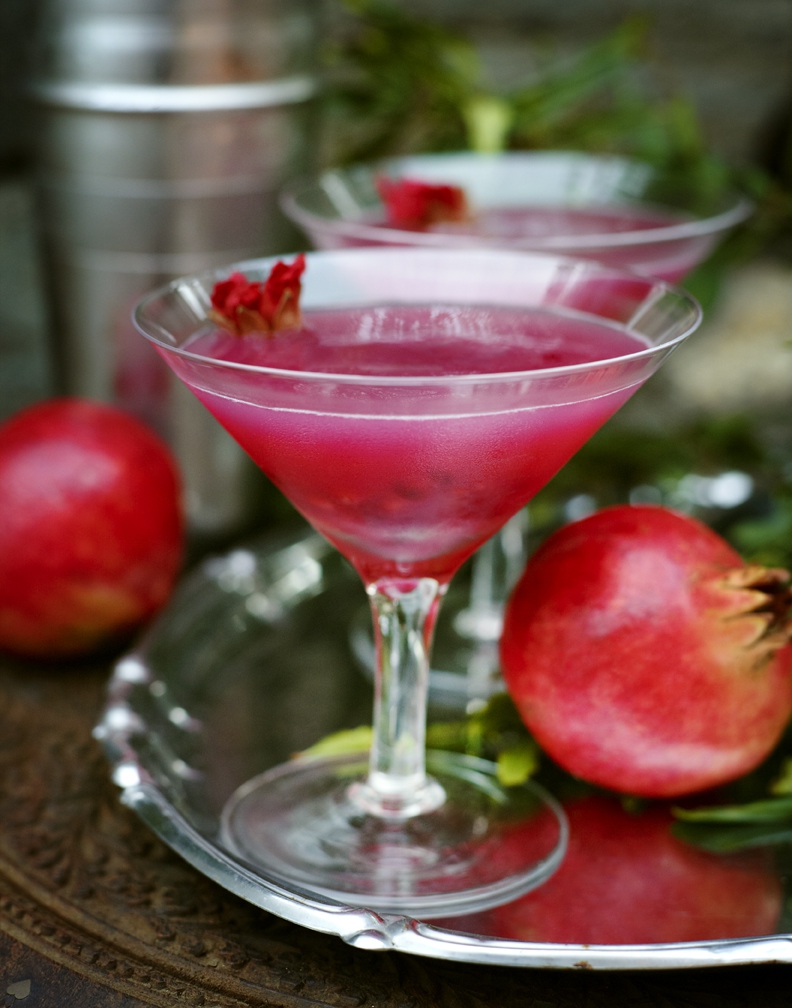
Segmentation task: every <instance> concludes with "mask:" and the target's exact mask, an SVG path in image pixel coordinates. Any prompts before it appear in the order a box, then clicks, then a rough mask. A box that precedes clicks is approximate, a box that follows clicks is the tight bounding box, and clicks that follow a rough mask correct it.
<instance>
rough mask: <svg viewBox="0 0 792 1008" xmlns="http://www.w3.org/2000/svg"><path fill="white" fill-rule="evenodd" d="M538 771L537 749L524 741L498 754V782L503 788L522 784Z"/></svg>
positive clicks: (534, 745)
mask: <svg viewBox="0 0 792 1008" xmlns="http://www.w3.org/2000/svg"><path fill="white" fill-rule="evenodd" d="M538 769H539V747H538V746H537V745H536V743H535V742H534V741H533V739H525V740H524V741H523V742H519V743H518V744H517V745H515V746H512V748H511V749H504V750H503V752H501V753H499V754H498V780H499V781H500V783H501V784H503V786H504V787H515V786H516V785H518V784H524V783H525V781H527V780H528V778H529V777H531V776H533V774H535V773H536V771H537V770H538Z"/></svg>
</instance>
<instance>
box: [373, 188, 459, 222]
mask: <svg viewBox="0 0 792 1008" xmlns="http://www.w3.org/2000/svg"><path fill="white" fill-rule="evenodd" d="M376 186H377V192H378V193H379V195H380V199H381V200H382V202H383V203H384V204H385V210H386V212H387V223H388V225H389V226H390V227H398V228H405V229H407V230H410V231H421V230H424V229H426V228H428V227H431V226H432V224H464V223H465V222H466V221H469V220H470V210H469V208H468V203H467V198H466V197H465V192H464V190H463V189H460V188H459V186H454V185H433V184H431V183H429V182H418V181H416V180H414V179H406V178H403V179H390V178H387V177H386V176H384V175H381V176H380V177H379V178H378V179H376Z"/></svg>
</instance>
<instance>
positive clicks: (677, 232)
mask: <svg viewBox="0 0 792 1008" xmlns="http://www.w3.org/2000/svg"><path fill="white" fill-rule="evenodd" d="M422 156H425V157H427V158H431V159H432V160H434V161H436V160H441V159H443V158H447V159H448V161H449V163H450V162H451V161H455V162H464V161H470V162H472V163H473V162H478V163H484V162H486V161H490V162H492V163H497V162H498V161H502V162H512V163H519V162H520V161H524V162H532V161H533V162H537V163H538V162H540V161H542V160H547V159H549V158H552V157H565V158H567V159H569V160H573V161H586V162H589V163H592V164H597V163H601V164H608V163H614V162H619V163H623V164H625V165H635V166H639V165H644V166H646V167H648V168H651V165H648V164H647V163H646V162H643V161H639V160H636V159H634V158H629V157H621V156H619V155H611V154H590V153H587V152H586V151H576V150H536V151H520V150H508V151H502V152H500V153H494V154H482V153H477V152H476V151H470V150H461V151H448V152H439V153H432V154H426V155H420V154H407V155H404V156H401V157H389V158H383V159H381V160H377V161H361V162H359V163H356V164H350V165H345V166H343V167H340V168H331V169H328V170H326V171H323V172H322V173H321V174H319V175H303V176H301V177H299V178H296V179H294V181H292V182H290V183H289V184H287V185H286V186H284V188H283V190H282V192H281V196H280V206H281V209H282V210H283V212H284V213H285V214H286V215H287V217H289V218H290V219H291V220H293V221H295V222H296V223H297V224H299V225H300V226H302V227H311V226H312V227H329V228H332V229H333V230H334V231H335V232H336V233H337V234H339V235H343V236H345V237H350V238H357V239H359V240H362V241H377V242H378V243H380V244H382V243H385V242H392V243H396V244H399V245H402V244H406V245H416V246H426V247H432V248H433V247H435V246H437V247H445V248H451V247H467V246H469V245H473V244H475V245H477V246H478V247H480V248H489V247H491V246H492V247H495V248H502V249H515V250H517V249H525V250H526V251H545V250H546V251H548V252H552V251H557V252H558V253H559V254H566V255H573V254H574V251H575V250H577V249H580V250H586V249H600V248H602V249H619V248H623V247H628V246H637V245H650V244H655V243H660V242H671V241H679V240H684V239H691V238H699V237H704V236H706V235H710V234H716V233H718V232H720V231H725V230H727V229H728V228H732V227H735V226H736V225H738V224H741V223H742V222H743V221H745V220H746V219H747V218H748V217H750V216H751V214H752V213H753V211H754V207H755V205H754V202H753V201H752V200H751V199H749V198H748V197H747V196H745V195H744V194H742V193H740V192H738V191H737V190H736V188H734V187H730V188H729V190H728V191H727V192H725V193H724V195H723V200H724V202H725V203H727V207H725V210H721V211H719V212H718V213H716V214H712V215H709V216H706V217H696V216H694V217H692V218H691V219H690V220H687V221H679V222H677V223H675V224H667V225H662V226H661V227H657V228H641V229H640V230H637V231H621V232H616V233H615V232H600V233H598V232H590V233H588V234H581V235H549V236H545V237H543V238H535V239H534V238H531V239H524V238H522V239H521V238H511V239H510V238H477V237H476V236H473V235H456V234H453V233H452V232H445V233H438V232H431V231H407V230H404V229H401V228H391V227H388V226H386V225H379V224H376V225H375V224H367V223H366V222H365V221H361V220H358V219H355V218H351V217H341V216H339V217H327V216H326V215H322V214H317V213H314V212H313V211H310V210H305V209H304V208H303V207H302V206H301V205H300V203H299V200H300V198H301V197H303V196H304V195H305V194H307V193H308V192H310V191H311V190H312V188H315V187H317V186H320V184H321V179H322V178H324V177H326V176H327V175H332V174H345V173H350V172H353V171H368V172H369V173H370V174H372V175H373V174H374V173H376V171H377V170H378V169H380V170H382V171H383V172H387V171H388V170H389V168H390V169H391V170H392V169H393V168H394V167H396V166H398V165H400V164H403V163H404V162H406V161H414V160H419V159H420V158H421V157H422ZM653 170H654V169H653ZM405 177H406V176H405ZM322 192H323V190H322ZM633 205H634V204H626V206H633ZM635 205H636V206H643V207H646V208H656V209H658V210H675V209H676V208H673V207H670V206H668V205H667V204H663V203H650V202H649V201H645V200H641V199H640V198H639V199H637V200H636V201H635ZM518 206H526V207H530V206H532V204H530V203H527V204H524V205H522V204H520V205H518ZM537 206H543V205H537ZM548 206H551V207H567V206H574V207H585V206H586V205H585V204H566V203H558V204H548ZM591 206H599V205H598V204H593V205H591ZM603 206H614V205H610V204H603ZM615 206H619V205H615ZM528 241H529V242H530V244H526V242H528Z"/></svg>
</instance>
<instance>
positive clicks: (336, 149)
mask: <svg viewBox="0 0 792 1008" xmlns="http://www.w3.org/2000/svg"><path fill="white" fill-rule="evenodd" d="M342 4H343V7H344V9H345V11H346V22H345V27H344V31H343V32H342V37H341V38H340V39H337V40H336V41H334V42H333V43H332V44H330V45H328V47H327V50H326V63H327V69H328V81H329V86H328V89H327V97H326V121H327V124H328V128H327V130H326V136H327V142H328V146H329V150H328V151H326V158H327V160H329V161H330V162H331V163H334V164H344V163H351V162H355V161H365V160H371V159H374V158H379V157H385V156H389V155H397V154H404V153H420V152H429V151H445V150H455V149H464V148H470V149H472V150H478V151H482V152H496V151H499V150H504V149H507V148H511V149H575V150H583V151H591V152H594V153H610V154H619V155H624V156H628V157H633V158H636V159H638V160H642V161H645V162H647V163H649V164H651V165H653V166H654V167H655V168H657V169H658V182H657V184H656V186H655V189H654V190H653V191H652V192H651V193H650V194H649V195H650V196H651V197H653V198H655V199H656V200H657V201H658V202H667V203H669V204H671V205H678V206H681V207H685V208H686V209H688V210H690V211H691V212H694V213H710V212H713V211H714V210H715V209H717V207H718V206H719V205H720V201H721V199H722V198H723V196H724V193H725V191H726V190H728V189H732V188H735V187H736V188H741V189H743V190H744V191H745V192H746V193H747V194H748V195H749V196H751V197H752V198H753V199H754V200H755V201H756V204H757V211H756V213H755V215H754V217H753V218H752V220H751V222H750V223H749V225H747V226H744V227H742V228H740V229H738V231H737V232H735V233H734V234H733V235H732V236H731V237H730V238H729V239H728V241H727V242H726V243H725V244H724V245H723V246H721V248H720V249H719V250H718V252H717V253H716V255H715V257H714V258H713V260H712V262H711V263H709V264H708V265H707V266H705V267H703V268H702V271H701V273H697V274H695V275H694V276H693V278H692V279H691V281H690V282H691V286H692V288H693V289H694V291H695V292H696V293H697V294H701V295H702V297H703V300H704V301H705V302H707V303H709V302H711V300H712V299H713V298H714V295H715V293H716V290H717V287H718V283H719V280H720V276H721V273H722V271H723V268H724V267H725V266H726V265H730V264H732V263H734V262H741V261H746V260H748V259H749V258H751V257H753V256H755V255H756V254H757V253H758V252H759V251H761V250H762V249H763V248H765V247H767V246H768V245H769V244H771V243H776V244H777V243H778V242H779V241H780V240H781V239H782V238H783V236H784V235H786V234H789V233H792V193H790V191H789V190H788V189H785V188H784V187H783V186H782V185H780V184H778V183H777V182H774V181H773V180H772V179H770V178H769V177H768V176H767V175H766V174H765V173H763V172H761V171H759V170H758V169H755V168H754V169H747V170H746V169H741V170H739V171H735V170H732V169H731V168H729V167H728V166H727V165H726V164H724V163H723V161H721V160H720V159H719V158H718V157H716V156H715V155H713V154H712V152H710V151H709V150H708V148H707V145H706V142H705V140H704V137H703V134H702V130H701V127H700V124H699V121H698V117H697V115H696V111H695V108H694V107H693V105H692V103H691V102H690V101H689V100H688V99H687V98H685V97H684V96H682V95H679V94H672V95H668V94H664V93H662V89H660V88H659V87H658V86H657V83H656V81H655V80H654V77H653V74H652V71H651V68H650V63H649V61H648V59H647V49H648V42H647V36H648V23H647V21H646V20H645V19H644V18H642V17H631V18H628V19H627V20H626V21H625V22H624V23H623V24H622V25H621V26H620V27H618V28H617V29H616V30H615V31H614V32H612V33H611V34H610V35H608V36H606V37H605V38H603V39H602V40H601V41H599V42H597V43H596V44H594V45H593V46H591V47H590V48H589V49H588V50H587V51H584V52H583V53H581V54H580V55H579V56H578V57H577V58H575V59H573V60H571V61H567V62H566V63H565V64H564V65H559V63H558V61H557V60H556V61H554V60H552V59H550V60H547V61H546V62H547V67H546V69H545V71H544V72H543V73H541V74H540V75H539V77H538V79H536V80H533V81H532V82H531V83H529V84H527V85H525V86H523V87H520V88H517V89H516V90H513V91H510V92H506V93H496V92H495V91H493V90H492V88H490V87H488V85H487V83H486V81H485V80H484V77H483V71H482V67H481V65H480V61H479V59H478V56H477V53H476V51H475V48H474V47H473V45H472V44H471V42H470V41H469V40H468V39H466V38H464V37H463V36H461V35H459V34H457V33H455V32H452V31H450V30H448V29H447V28H445V27H443V26H442V25H440V24H438V23H436V22H434V21H432V20H429V19H426V18H422V17H418V16H416V15H414V14H411V13H408V12H407V11H405V10H403V9H401V8H400V7H399V6H397V5H395V4H394V3H390V2H388V0H342Z"/></svg>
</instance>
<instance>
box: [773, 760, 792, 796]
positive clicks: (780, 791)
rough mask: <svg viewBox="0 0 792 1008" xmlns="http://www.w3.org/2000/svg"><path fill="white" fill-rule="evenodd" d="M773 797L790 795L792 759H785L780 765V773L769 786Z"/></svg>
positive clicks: (791, 789)
mask: <svg viewBox="0 0 792 1008" xmlns="http://www.w3.org/2000/svg"><path fill="white" fill-rule="evenodd" d="M770 792H771V793H772V794H774V795H792V757H787V758H786V759H785V760H784V762H783V763H782V764H781V772H780V773H779V775H778V777H776V779H775V780H774V781H773V783H772V784H771V785H770Z"/></svg>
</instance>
